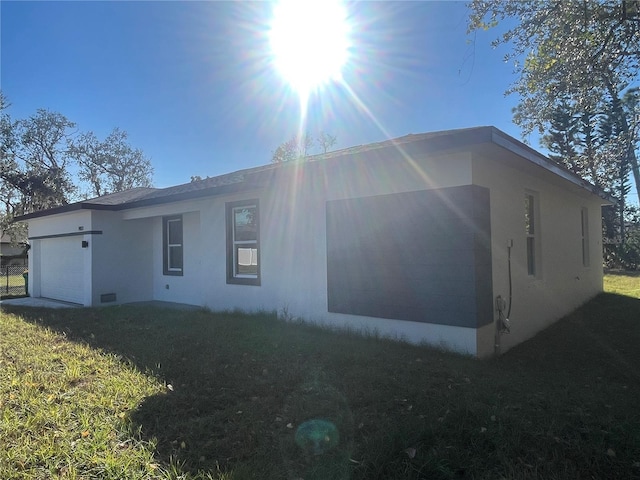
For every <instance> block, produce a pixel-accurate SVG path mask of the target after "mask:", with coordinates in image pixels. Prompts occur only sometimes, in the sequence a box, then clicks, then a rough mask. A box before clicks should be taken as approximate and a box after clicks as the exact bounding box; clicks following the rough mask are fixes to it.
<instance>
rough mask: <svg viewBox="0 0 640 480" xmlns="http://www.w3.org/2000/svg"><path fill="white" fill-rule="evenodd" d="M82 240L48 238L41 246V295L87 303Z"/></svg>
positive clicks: (74, 238)
mask: <svg viewBox="0 0 640 480" xmlns="http://www.w3.org/2000/svg"><path fill="white" fill-rule="evenodd" d="M84 252H85V250H83V249H82V237H80V236H73V237H62V238H47V239H44V240H42V243H41V246H40V295H41V296H43V297H46V298H53V299H55V300H64V301H65V302H73V303H80V304H82V303H84V292H83V284H84V282H83V278H84Z"/></svg>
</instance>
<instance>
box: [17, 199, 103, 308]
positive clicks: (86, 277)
mask: <svg viewBox="0 0 640 480" xmlns="http://www.w3.org/2000/svg"><path fill="white" fill-rule="evenodd" d="M91 231H92V225H91V211H89V210H81V211H77V212H69V213H62V214H58V215H51V216H48V217H40V218H37V219H32V220H29V238H30V239H31V240H30V244H31V250H30V251H29V293H30V295H31V296H33V297H40V296H41V295H42V288H41V282H42V276H41V272H42V270H43V269H50V268H55V267H53V266H52V265H53V261H54V260H56V261H57V260H58V259H51V258H47V257H46V255H42V242H46V241H47V240H48V239H47V238H38V237H46V236H51V235H72V236H73V237H74V238H77V239H78V243H80V242H82V241H83V240H84V241H91V238H92V237H93V236H94V235H92V234H91V233H89V232H91ZM84 232H87V233H84ZM77 254H78V255H79V256H81V257H82V265H83V267H82V268H83V273H82V276H83V282H82V283H83V285H84V291H83V295H82V297H83V301H82V304H83V305H87V306H88V305H91V250H90V249H89V248H79V249H78V252H77Z"/></svg>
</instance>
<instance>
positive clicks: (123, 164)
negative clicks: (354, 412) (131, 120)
mask: <svg viewBox="0 0 640 480" xmlns="http://www.w3.org/2000/svg"><path fill="white" fill-rule="evenodd" d="M8 107H9V103H8V101H7V98H6V97H5V96H4V94H2V92H0V155H1V157H0V233H3V232H4V233H10V234H11V235H12V237H13V239H14V240H16V239H17V240H16V241H23V240H25V239H26V231H25V229H24V228H23V226H21V225H17V224H13V223H12V220H13V218H14V217H15V216H17V215H23V214H27V213H31V212H34V211H38V210H43V209H46V208H51V207H56V206H60V205H65V204H67V203H69V202H71V201H74V200H77V199H78V192H79V191H80V190H81V189H83V187H84V185H83V184H82V181H85V182H88V185H89V189H90V191H91V192H92V193H93V194H95V195H103V194H105V193H113V192H117V191H121V190H125V189H127V188H131V187H134V186H148V185H150V183H151V174H152V168H151V164H150V162H149V160H148V159H147V158H146V157H145V156H144V155H143V154H142V152H141V151H140V150H139V149H134V148H133V147H131V146H130V145H129V144H128V142H127V134H126V132H124V131H121V130H119V129H115V130H114V131H113V132H112V133H111V134H110V135H109V136H108V137H107V138H106V139H105V140H104V141H102V142H101V141H99V140H98V139H97V138H96V137H95V135H94V134H93V133H91V132H89V133H84V134H81V133H78V131H77V129H76V125H75V123H73V122H72V121H70V120H69V119H68V118H67V117H65V116H64V115H62V114H60V113H56V112H52V111H49V110H46V109H39V110H37V111H36V113H35V114H33V115H31V116H30V117H28V118H26V119H21V120H13V119H12V118H11V116H10V115H9V114H8V112H7V108H8ZM74 168H77V169H78V180H80V181H81V182H79V183H77V182H74V181H73V179H72V176H71V172H72V171H73V170H72V169H74Z"/></svg>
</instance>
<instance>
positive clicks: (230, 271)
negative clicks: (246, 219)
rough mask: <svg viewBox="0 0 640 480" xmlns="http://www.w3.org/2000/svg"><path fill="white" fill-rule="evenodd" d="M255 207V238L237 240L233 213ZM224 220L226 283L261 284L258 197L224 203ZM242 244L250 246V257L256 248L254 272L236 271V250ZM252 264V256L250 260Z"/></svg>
mask: <svg viewBox="0 0 640 480" xmlns="http://www.w3.org/2000/svg"><path fill="white" fill-rule="evenodd" d="M246 208H255V224H256V239H255V240H237V239H236V238H235V234H236V224H235V214H234V212H236V211H237V210H240V209H246ZM225 217H226V218H225V220H226V222H225V223H226V230H227V283H229V284H235V285H253V286H260V285H261V275H260V270H261V269H260V264H261V251H260V202H259V200H258V199H250V200H239V201H235V202H226V203H225ZM241 245H244V246H245V247H244V248H250V249H251V250H252V252H251V257H253V250H254V249H255V250H256V257H257V258H256V273H255V274H248V273H239V272H238V271H237V268H236V267H237V265H238V262H237V257H238V250H239V249H240V248H243V247H241ZM251 263H252V264H253V258H252V262H251Z"/></svg>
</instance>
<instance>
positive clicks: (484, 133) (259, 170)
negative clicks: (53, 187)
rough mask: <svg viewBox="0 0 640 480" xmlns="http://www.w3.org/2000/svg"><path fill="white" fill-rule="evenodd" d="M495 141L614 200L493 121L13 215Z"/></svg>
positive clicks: (142, 200) (130, 202)
mask: <svg viewBox="0 0 640 480" xmlns="http://www.w3.org/2000/svg"><path fill="white" fill-rule="evenodd" d="M486 143H492V144H495V145H498V146H500V147H502V148H505V149H506V150H508V151H510V152H512V153H514V154H516V155H518V156H520V157H522V158H524V159H525V160H528V161H530V162H532V163H533V164H536V165H538V166H540V167H542V168H544V169H546V170H548V171H551V172H553V173H555V174H556V175H558V176H560V177H562V178H564V179H565V180H568V181H569V182H571V183H573V184H575V185H578V186H580V187H582V188H585V189H587V190H589V191H591V192H592V193H594V194H596V195H599V196H601V197H602V198H603V199H605V200H606V201H607V202H612V203H614V202H615V199H613V198H612V197H610V196H608V195H607V194H605V193H604V192H602V191H599V190H598V189H597V188H596V187H595V186H593V185H591V184H590V183H589V182H587V181H585V180H583V179H581V178H580V177H578V176H577V175H575V174H574V173H573V172H571V171H570V170H568V169H567V168H565V167H563V166H561V165H559V164H557V163H556V162H554V161H553V160H551V159H549V158H548V157H546V156H544V155H542V154H541V153H539V152H537V151H536V150H534V149H533V148H531V147H529V146H528V145H525V144H524V143H522V142H520V141H519V140H516V139H515V138H513V137H511V136H509V135H507V134H506V133H504V132H502V131H500V130H498V129H497V128H495V127H490V126H486V127H473V128H464V129H456V130H443V131H438V132H429V133H421V134H409V135H405V136H403V137H399V138H395V139H391V140H384V141H381V142H375V143H368V144H365V145H358V146H354V147H349V148H344V149H341V150H336V151H332V152H328V153H325V154H319V155H312V156H309V157H306V158H304V159H302V160H299V161H292V162H285V163H278V164H269V165H262V166H259V167H254V168H247V169H244V170H239V171H236V172H232V173H228V174H224V175H219V176H216V177H209V178H205V179H202V180H197V181H193V182H189V183H184V184H181V185H176V186H172V187H168V188H145V187H138V188H133V189H130V190H126V191H124V192H119V193H112V194H109V195H104V196H102V197H96V198H92V199H89V200H82V201H80V202H76V203H72V204H69V205H64V206H61V207H54V208H51V209H48V210H41V211H38V212H34V213H30V214H27V215H23V216H21V217H17V218H16V219H15V221H22V220H28V219H31V218H37V217H43V216H48V215H55V214H58V213H64V212H69V211H74V210H80V209H96V210H123V209H128V208H136V207H143V206H147V205H157V204H162V203H171V202H177V201H181V200H189V199H194V198H202V197H207V196H213V195H220V194H224V193H231V192H237V191H241V190H243V189H248V188H255V187H257V186H259V184H258V183H254V182H252V180H251V179H252V178H253V179H255V182H257V181H258V178H259V175H258V174H263V173H268V172H273V171H276V170H279V169H287V168H290V167H293V166H296V165H297V166H299V165H300V164H312V163H316V162H323V161H328V160H332V159H344V160H346V159H348V158H363V159H366V158H367V157H368V156H370V155H374V153H375V154H383V153H385V152H384V150H386V149H394V150H398V151H400V152H401V153H403V154H404V153H405V150H409V149H410V150H411V152H414V151H415V150H416V149H419V150H420V151H424V152H436V151H444V150H449V149H454V148H461V147H465V146H472V145H480V144H486Z"/></svg>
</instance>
